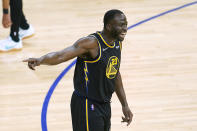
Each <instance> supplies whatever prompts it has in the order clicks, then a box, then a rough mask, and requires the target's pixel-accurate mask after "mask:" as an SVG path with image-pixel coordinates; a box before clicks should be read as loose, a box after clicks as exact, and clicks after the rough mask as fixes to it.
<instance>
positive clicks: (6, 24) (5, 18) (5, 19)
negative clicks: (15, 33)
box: [2, 14, 12, 28]
mask: <svg viewBox="0 0 197 131" xmlns="http://www.w3.org/2000/svg"><path fill="white" fill-rule="evenodd" d="M2 24H3V27H4V28H8V27H10V26H11V25H12V21H11V19H10V14H3V19H2Z"/></svg>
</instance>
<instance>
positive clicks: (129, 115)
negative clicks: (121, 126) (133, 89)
mask: <svg viewBox="0 0 197 131" xmlns="http://www.w3.org/2000/svg"><path fill="white" fill-rule="evenodd" d="M122 112H123V114H124V117H123V116H122V122H127V126H128V125H130V123H131V121H132V119H133V113H132V112H131V110H130V108H129V107H128V106H125V107H122Z"/></svg>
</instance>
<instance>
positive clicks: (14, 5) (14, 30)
mask: <svg viewBox="0 0 197 131" xmlns="http://www.w3.org/2000/svg"><path fill="white" fill-rule="evenodd" d="M10 17H11V21H12V25H11V29H10V36H9V37H8V38H7V39H5V40H1V41H0V51H9V50H13V49H21V48H22V39H23V38H25V37H29V36H32V35H33V34H34V29H33V27H32V26H30V25H29V24H28V23H27V20H26V19H25V16H24V14H23V3H22V0H10Z"/></svg>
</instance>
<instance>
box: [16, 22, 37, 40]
mask: <svg viewBox="0 0 197 131" xmlns="http://www.w3.org/2000/svg"><path fill="white" fill-rule="evenodd" d="M34 33H35V31H34V28H33V27H32V25H29V28H28V29H27V30H24V29H22V28H19V38H20V39H26V38H30V37H32V36H33V35H34Z"/></svg>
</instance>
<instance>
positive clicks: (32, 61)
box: [23, 58, 41, 70]
mask: <svg viewBox="0 0 197 131" xmlns="http://www.w3.org/2000/svg"><path fill="white" fill-rule="evenodd" d="M23 62H28V66H29V68H30V69H32V70H35V67H36V66H39V65H40V64H41V59H40V58H29V59H25V60H23Z"/></svg>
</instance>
